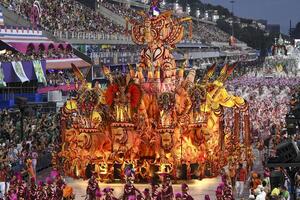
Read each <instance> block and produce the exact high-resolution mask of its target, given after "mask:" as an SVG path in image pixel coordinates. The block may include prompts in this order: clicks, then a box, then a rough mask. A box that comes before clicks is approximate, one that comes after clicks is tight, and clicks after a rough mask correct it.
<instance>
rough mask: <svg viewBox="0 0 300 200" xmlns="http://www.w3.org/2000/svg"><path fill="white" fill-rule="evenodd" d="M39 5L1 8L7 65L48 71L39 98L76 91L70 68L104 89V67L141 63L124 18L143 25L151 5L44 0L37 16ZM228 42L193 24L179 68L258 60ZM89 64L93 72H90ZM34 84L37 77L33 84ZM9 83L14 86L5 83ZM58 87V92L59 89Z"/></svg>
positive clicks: (0, 36)
mask: <svg viewBox="0 0 300 200" xmlns="http://www.w3.org/2000/svg"><path fill="white" fill-rule="evenodd" d="M34 3H36V2H35V1H34V0H23V1H17V0H11V1H2V2H1V5H0V8H2V9H3V19H4V24H5V25H2V26H1V31H0V40H1V41H2V43H4V44H5V45H6V48H7V49H9V50H10V51H9V52H13V53H10V55H6V54H4V55H1V58H2V60H3V61H4V60H5V61H7V62H14V61H26V60H27V61H32V60H41V61H42V63H43V67H44V68H43V69H44V70H46V71H45V75H46V78H47V84H48V87H47V88H44V87H42V88H41V86H37V85H35V86H34V88H35V89H34V92H36V91H38V92H39V93H47V92H49V91H53V90H63V91H64V90H71V88H73V86H72V85H70V86H68V87H66V83H74V80H71V79H72V78H71V76H72V74H71V72H70V71H69V70H68V69H69V68H70V67H71V63H74V64H75V65H76V66H79V67H83V69H82V70H85V71H86V74H87V76H88V77H89V79H90V80H94V81H96V80H97V81H99V82H100V83H105V82H103V81H104V80H103V79H102V78H103V75H102V74H101V66H102V65H103V64H105V65H107V66H110V67H111V68H112V69H113V71H115V70H116V71H121V70H123V68H124V66H127V65H128V64H131V65H135V64H136V63H138V61H139V52H140V50H141V47H137V46H136V45H135V44H134V43H133V42H132V40H131V38H130V37H129V36H128V35H126V34H125V28H126V20H125V18H126V17H130V18H135V19H137V20H138V19H139V16H140V15H139V14H138V12H139V11H142V10H145V9H147V5H145V4H142V3H139V2H132V1H130V2H129V3H125V4H124V3H122V1H117V0H114V1H109V0H106V1H99V2H98V5H97V6H95V9H93V8H92V7H90V6H85V5H84V4H81V3H80V2H77V1H74V0H62V1H59V0H53V1H47V0H41V1H39V6H40V7H41V9H40V10H35V5H34ZM40 12H42V13H40ZM229 38H230V35H228V34H227V33H225V32H223V31H222V30H220V29H219V28H217V27H216V25H215V24H214V23H212V22H207V21H204V20H201V19H195V18H193V38H192V39H188V38H187V37H186V38H185V39H184V40H183V41H182V42H181V43H180V44H178V45H177V49H175V50H174V56H175V59H176V60H177V62H178V65H181V64H182V63H183V62H184V61H185V60H187V59H188V60H190V62H189V63H190V67H191V66H194V65H199V66H204V68H205V66H206V65H208V64H209V63H212V62H214V61H216V60H219V61H222V60H224V59H226V58H227V59H228V58H229V59H231V60H237V59H239V57H241V56H243V57H245V58H249V57H251V58H253V57H255V56H256V54H255V55H254V54H253V53H252V54H251V53H250V52H251V49H250V50H249V48H248V47H247V45H246V44H244V43H242V42H239V41H238V43H237V44H236V46H234V47H232V46H230V45H229V42H228V41H229ZM248 54H249V55H248ZM90 64H92V66H93V67H92V70H88V69H87V68H85V67H87V66H90ZM44 65H45V66H44ZM200 68H201V67H200ZM6 76H7V75H6ZM35 79H36V77H35V76H33V78H32V80H31V81H34V80H35ZM5 81H7V83H8V85H10V81H8V80H7V79H6V78H5ZM15 81H18V79H16V80H15ZM33 85H34V84H33ZM58 85H59V89H58V88H55V87H57V86H58ZM30 86H31V85H30ZM53 87H54V88H53ZM60 99H61V98H60ZM6 100H7V98H6Z"/></svg>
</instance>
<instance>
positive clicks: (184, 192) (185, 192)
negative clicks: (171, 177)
mask: <svg viewBox="0 0 300 200" xmlns="http://www.w3.org/2000/svg"><path fill="white" fill-rule="evenodd" d="M188 190H189V186H188V185H187V184H185V183H183V184H182V185H181V191H182V200H194V198H193V197H192V196H191V195H189V193H188Z"/></svg>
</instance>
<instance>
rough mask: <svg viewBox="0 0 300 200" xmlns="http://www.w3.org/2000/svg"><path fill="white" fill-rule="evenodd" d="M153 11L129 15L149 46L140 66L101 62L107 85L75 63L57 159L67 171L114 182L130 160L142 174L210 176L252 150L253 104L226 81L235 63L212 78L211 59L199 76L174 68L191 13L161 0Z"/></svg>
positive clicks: (135, 33)
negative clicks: (229, 123) (117, 68)
mask: <svg viewBox="0 0 300 200" xmlns="http://www.w3.org/2000/svg"><path fill="white" fill-rule="evenodd" d="M150 11H151V12H149V13H141V19H142V20H139V21H135V20H132V19H128V24H130V25H131V27H130V29H131V36H132V40H133V41H134V42H135V43H136V44H139V45H145V46H146V47H145V48H144V49H143V50H142V52H141V59H140V63H139V64H137V67H136V68H133V67H131V66H128V71H127V72H122V73H117V74H116V73H112V72H111V71H110V69H109V67H103V72H104V74H105V76H106V78H107V79H108V81H109V84H108V87H107V88H106V89H101V88H99V87H98V85H97V84H96V85H95V87H93V88H92V87H90V86H89V84H88V83H87V82H86V80H85V78H84V76H83V75H82V74H81V72H80V71H79V70H78V69H77V68H76V66H74V65H73V69H74V72H75V74H76V76H77V79H78V80H79V81H80V83H81V84H80V86H79V87H78V90H77V96H76V97H75V98H72V99H70V100H68V101H67V102H66V103H65V105H64V107H63V108H62V109H61V130H62V131H61V137H62V141H63V145H62V149H61V152H59V154H58V159H59V160H60V162H57V163H61V165H59V166H58V167H62V168H63V171H64V173H65V174H66V175H68V176H71V177H75V178H85V177H86V176H87V175H86V174H87V171H89V170H92V171H93V172H95V173H96V174H97V176H98V177H99V179H100V180H101V181H113V180H115V179H122V178H123V177H124V173H125V171H126V168H128V166H130V168H132V170H134V173H135V177H136V178H137V179H138V180H139V181H149V180H150V179H152V178H155V177H156V176H159V175H160V174H169V175H170V176H171V177H173V178H174V179H182V178H184V179H191V178H198V177H201V178H203V177H213V176H217V175H218V174H219V171H220V169H221V168H222V167H224V166H225V165H227V163H228V162H230V161H232V159H233V158H234V159H235V161H237V162H238V161H241V162H243V161H244V160H245V159H246V158H247V157H249V156H250V154H251V148H250V143H251V135H250V122H249V113H248V105H247V103H246V102H245V100H244V99H242V98H241V97H238V96H234V95H231V94H229V93H228V92H227V91H226V89H225V87H224V83H225V81H226V80H227V78H228V77H229V76H230V75H231V73H232V72H233V70H234V68H235V66H236V65H237V63H233V64H225V65H224V67H223V68H222V70H221V72H220V74H219V75H218V78H216V79H214V80H211V79H212V77H213V75H214V72H215V69H216V66H217V65H216V64H213V65H212V66H210V67H209V69H208V70H207V73H206V75H205V76H204V77H203V79H202V80H201V81H199V80H198V81H196V80H195V75H196V73H195V71H194V70H193V69H190V70H187V69H185V67H184V66H182V67H176V64H175V60H174V57H173V56H172V49H173V48H175V45H176V44H177V43H178V42H180V41H181V40H182V39H183V37H184V35H185V34H184V25H183V24H184V23H186V22H187V23H191V21H190V19H189V18H175V17H173V16H172V12H171V11H165V12H161V13H159V10H158V8H157V1H153V2H152V6H151V10H150ZM190 31H191V30H190ZM223 108H230V109H233V110H234V130H232V131H229V132H231V133H229V132H228V131H225V130H224V111H223ZM229 158H231V159H229Z"/></svg>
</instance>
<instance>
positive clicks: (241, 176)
mask: <svg viewBox="0 0 300 200" xmlns="http://www.w3.org/2000/svg"><path fill="white" fill-rule="evenodd" d="M236 179H237V180H236V192H237V195H238V197H240V196H242V195H243V192H244V186H245V182H246V179H247V170H246V169H245V168H243V164H241V163H240V164H239V168H238V169H237V172H236Z"/></svg>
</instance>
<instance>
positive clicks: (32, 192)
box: [29, 177, 38, 200]
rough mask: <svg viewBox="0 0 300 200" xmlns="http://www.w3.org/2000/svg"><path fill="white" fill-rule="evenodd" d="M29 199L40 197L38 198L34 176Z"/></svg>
mask: <svg viewBox="0 0 300 200" xmlns="http://www.w3.org/2000/svg"><path fill="white" fill-rule="evenodd" d="M29 199H30V200H31V199H32V200H34V199H38V198H37V186H36V184H35V179H34V178H33V177H32V178H31V179H30V188H29Z"/></svg>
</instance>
